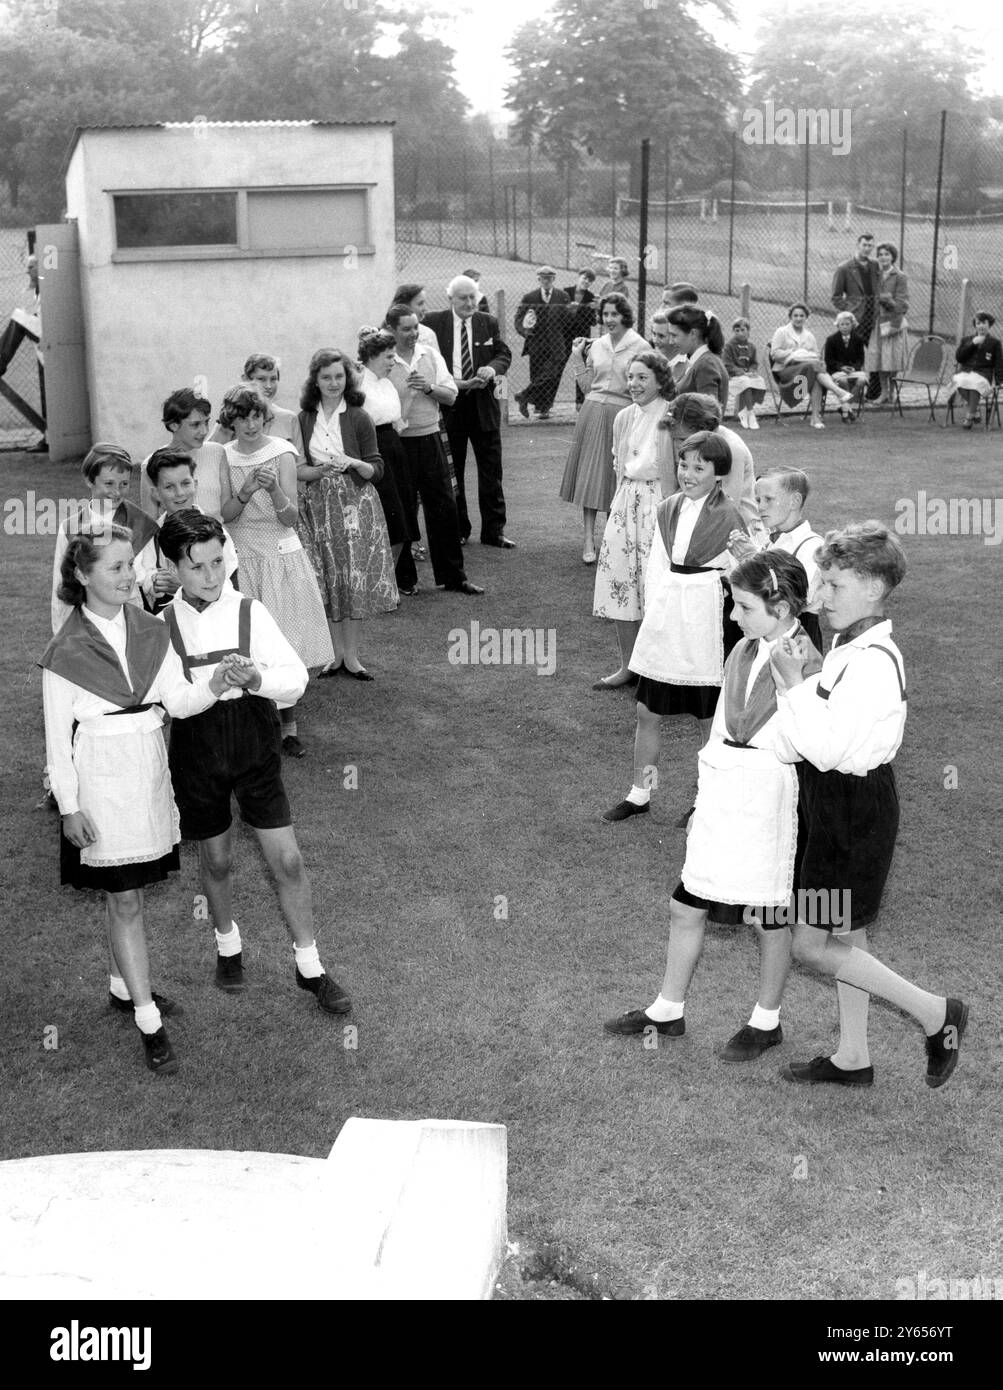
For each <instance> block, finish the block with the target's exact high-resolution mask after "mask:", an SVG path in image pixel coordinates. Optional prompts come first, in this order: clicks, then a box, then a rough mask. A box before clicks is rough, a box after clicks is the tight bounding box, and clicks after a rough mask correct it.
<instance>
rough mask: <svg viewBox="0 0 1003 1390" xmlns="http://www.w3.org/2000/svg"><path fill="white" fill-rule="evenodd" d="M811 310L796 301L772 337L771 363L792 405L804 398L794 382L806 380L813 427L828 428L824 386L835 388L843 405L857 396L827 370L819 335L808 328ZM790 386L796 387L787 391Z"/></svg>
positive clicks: (782, 391)
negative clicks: (823, 404) (824, 409)
mask: <svg viewBox="0 0 1003 1390" xmlns="http://www.w3.org/2000/svg"><path fill="white" fill-rule="evenodd" d="M809 312H810V311H809V309H808V305H807V304H792V305H791V307H790V308H789V309H788V310H787V322H786V323H784V324H781V325H780V327H779V328H778V329H777V331H776V333H774V335H773V337H772V339H771V340H770V365H771V367H772V368H773V375H774V376H775V377H776V379H777V382H778V383H779V385H780V395H781V397H782V399H783V400H785V401H786V402H787V404H788V405H796V404H797V403H798V402H799V400H801V399H802V398H801V396H799V394H798V391H797V388H796V387H795V386H794V383H795V382H796V381H797V380H798V378H799V377H800V378H802V379H803V380H804V382H805V389H806V390H807V391H808V393H809V402H810V409H811V421H810V423H811V427H812V429H813V430H824V429H825V425H823V424H822V390H823V388H824V389H825V390H826V391H831V392H832V393H833V395H834V396H835V397H836V399H837V400H838V401H839V403H840V405H841V406H845V405H847V404H848V402H850V401H851V400H852V399H853V394H852V392H850V391H844V390H843V388H842V387H841V386H839V385H838V384H837V383H836V382H835V381H833V379H832V377H831V376H830V375H829V373H828V372H827V371H826V369H825V363H824V362H823V361H822V358H821V357H820V356H819V351H818V343H817V342H816V341H815V335H814V333H811V332H810V331H809V330H808V329H807V328H805V324H806V323H807V322H808V314H809ZM788 387H790V388H793V389H792V390H789V391H787V393H786V394H785V390H786V388H788Z"/></svg>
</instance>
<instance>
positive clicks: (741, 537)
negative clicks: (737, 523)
mask: <svg viewBox="0 0 1003 1390" xmlns="http://www.w3.org/2000/svg"><path fill="white" fill-rule="evenodd" d="M727 549H728V554H729V555H731V557H732V558H733V559H735V560H748V558H749V556H750V555H756V554H758V553H759V552H758V551H757V550H756V547H755V545H754V544H753V541H752V538H751V537H750V536H747V535H746V534H745V532H744V531H739V530H737V529H736V530H734V531H732V533H731V535H730V536H729V537H728V541H727Z"/></svg>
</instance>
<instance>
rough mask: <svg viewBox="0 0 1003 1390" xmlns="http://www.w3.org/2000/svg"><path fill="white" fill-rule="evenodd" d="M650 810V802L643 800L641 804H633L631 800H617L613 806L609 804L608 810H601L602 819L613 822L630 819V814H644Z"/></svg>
mask: <svg viewBox="0 0 1003 1390" xmlns="http://www.w3.org/2000/svg"><path fill="white" fill-rule="evenodd" d="M650 810H651V803H650V802H645V804H644V805H643V806H635V805H634V803H633V801H626V800H624V801H618V802H617V803H616V805H615V806H611V807H610V809H609V810H608V811H603V813H602V819H603V820H604V821H608V822H609V823H611V824H612V823H613V822H614V821H618V820H630V818H631V816H644V815H647V813H648V812H649V811H650Z"/></svg>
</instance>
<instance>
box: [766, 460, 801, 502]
mask: <svg viewBox="0 0 1003 1390" xmlns="http://www.w3.org/2000/svg"><path fill="white" fill-rule="evenodd" d="M759 478H776V480H777V482H778V483H779V484H780V488H781V491H783V492H789V493H791V494H792V495H793V496H796V497H800V498H801V501H802V502H807V501H808V493H809V492H810V490H811V488H810V485H809V482H808V474H807V473H806V472H805V471H804V469H803V468H791V467H785V466H780V467H777V468H768V469H767V470H766V472H765V473H760V475H759ZM759 478H757V479H756V482H757V483H758V482H759Z"/></svg>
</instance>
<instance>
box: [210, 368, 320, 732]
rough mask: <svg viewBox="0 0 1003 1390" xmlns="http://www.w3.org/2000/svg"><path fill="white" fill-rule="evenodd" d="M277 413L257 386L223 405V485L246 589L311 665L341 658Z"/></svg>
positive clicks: (292, 718) (236, 392) (235, 392)
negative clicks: (305, 538)
mask: <svg viewBox="0 0 1003 1390" xmlns="http://www.w3.org/2000/svg"><path fill="white" fill-rule="evenodd" d="M269 414H270V411H269V406H268V404H267V402H266V401H265V400H264V399H263V397H262V396H260V395H259V394H258V391H257V388H256V387H254V386H235V387H234V388H233V389H232V390H231V391H228V392H227V393H226V395H225V396H224V398H223V405H222V407H221V408H220V412H219V423H220V424H221V425H222V426H223V428H224V429H227V430H233V434H234V438H233V443H232V444H226V445H224V446H223V447H224V448H225V450H226V462H227V467H226V469H225V471H224V476H223V479H222V484H223V486H222V509H221V514H222V518H223V521H224V522H225V523H226V525H227V527H228V528H229V531H230V534H231V536H232V537H233V543H234V545H235V546H236V547H237V556H238V558H239V560H240V573H239V581H240V589H241V592H242V593H245V594H247V596H248V597H249V598H256V599H259V600H260V602H262V603H263V604H264V605H265V607H266V608H267V609H268V611H269V613H271V615H272V617H273V618H274V619H275V621H276V622H277V623H278V625H279V627H280V628H281V629H282V632H283V633H284V635H285V636H286V637H287V638H288V639H289V642H290V643H291V644H292V646H293V648H294V649H295V651H296V654H297V656H298V657H299V659H300V660H301V661H302V662H303V664H304V666H308V667H309V666H326V665H327V664H328V663H329V662H331V661H333V659H334V649H333V647H332V646H331V638H330V635H329V633H328V630H327V621H326V619H325V616H324V604H323V601H322V600H321V596H320V590H319V589H318V587H317V579H316V576H315V574H314V572H313V566H312V565H311V563H310V558H309V556H308V555H307V554H306V552H305V551H304V549H303V543H302V541H301V540H300V538H299V536H298V535H297V533H296V529H295V528H296V522H297V521H298V519H299V504H298V501H297V497H296V455H295V453H293V452H292V446H291V444H290V443H289V441H288V440H285V439H274V438H273V437H272V436H270V435H268V434H266V433H265V430H266V425H267V421H268V418H269ZM279 715H280V718H281V720H282V751H283V752H284V753H287V754H288V755H289V756H290V757H292V758H302V757H304V756H305V753H306V750H305V749H304V747H303V745H302V744H301V743H300V741H299V737H298V731H297V725H296V707H295V705H294V706H292V707H291V708H289V709H284V710H280V711H279Z"/></svg>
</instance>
